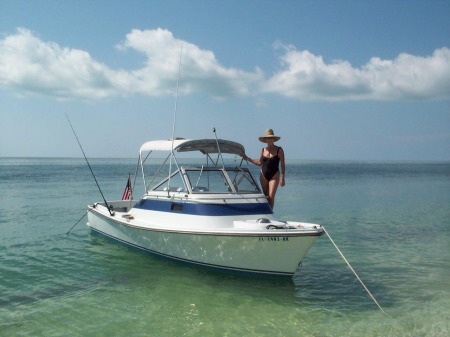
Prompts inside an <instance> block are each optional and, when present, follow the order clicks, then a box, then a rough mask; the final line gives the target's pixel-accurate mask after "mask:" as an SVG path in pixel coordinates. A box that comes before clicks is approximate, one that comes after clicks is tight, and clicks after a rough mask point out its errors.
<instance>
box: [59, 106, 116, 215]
mask: <svg viewBox="0 0 450 337" xmlns="http://www.w3.org/2000/svg"><path fill="white" fill-rule="evenodd" d="M66 118H67V121H68V122H69V124H70V127H71V128H72V131H73V134H74V135H75V138H76V139H77V142H78V145H79V146H80V149H81V152H83V156H84V159H85V160H86V163H87V165H88V166H89V170H91V173H92V177H94V180H95V183H96V184H97V187H98V190H99V191H100V194H101V195H102V198H103V201H104V202H105V205H106V208H108V212H109V215H111V216H113V215H114V211H112V209H111V208H110V206H109V205H108V202H107V201H106V199H105V196H104V195H103V192H102V189H101V188H100V185H99V184H98V181H97V178H96V177H95V174H94V171H93V170H92V167H91V164H89V160H88V159H87V157H86V154H85V153H84V150H83V147H82V146H81V143H80V140H79V139H78V136H77V134H76V132H75V129H74V128H73V126H72V123H71V122H70V119H69V116H67V114H66Z"/></svg>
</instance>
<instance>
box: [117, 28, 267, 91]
mask: <svg viewBox="0 0 450 337" xmlns="http://www.w3.org/2000/svg"><path fill="white" fill-rule="evenodd" d="M118 47H119V48H120V49H125V48H131V49H134V50H136V51H139V52H142V53H143V54H145V56H146V57H147V62H146V65H145V67H144V68H142V69H138V70H135V71H133V72H132V74H133V77H134V78H135V80H136V82H137V86H136V90H137V91H139V92H142V93H146V94H160V93H169V92H173V91H174V88H175V86H176V81H177V78H178V69H179V62H180V53H181V78H180V89H181V90H182V91H183V92H185V93H191V92H195V91H200V92H206V93H209V94H210V95H212V96H215V97H229V96H243V95H248V94H250V92H251V90H252V89H251V87H252V85H253V84H254V83H256V81H258V80H260V79H261V78H262V73H261V71H260V70H258V69H257V70H255V72H254V73H249V72H244V71H242V70H238V69H234V68H225V67H223V66H222V65H221V64H220V63H219V62H218V61H217V59H216V57H215V55H214V53H213V52H211V51H208V50H202V49H200V48H198V47H197V46H196V45H194V44H192V43H188V42H186V41H182V40H178V39H175V38H174V37H173V35H172V33H171V32H169V31H168V30H165V29H155V30H145V31H141V30H137V29H134V30H132V31H131V32H130V33H129V34H127V36H126V40H125V42H124V43H122V44H121V45H119V46H118Z"/></svg>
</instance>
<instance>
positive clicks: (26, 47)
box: [0, 29, 262, 99]
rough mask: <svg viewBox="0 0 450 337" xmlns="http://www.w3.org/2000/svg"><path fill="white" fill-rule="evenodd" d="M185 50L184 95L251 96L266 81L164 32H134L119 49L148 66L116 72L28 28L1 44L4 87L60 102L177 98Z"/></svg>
mask: <svg viewBox="0 0 450 337" xmlns="http://www.w3.org/2000/svg"><path fill="white" fill-rule="evenodd" d="M181 46H182V48H183V51H182V63H181V64H182V65H181V67H182V68H181V70H182V76H181V80H180V90H181V91H182V92H185V93H192V92H195V91H200V92H206V93H209V94H210V95H212V96H214V97H229V96H241V95H248V94H250V92H251V91H252V89H251V86H252V84H253V83H255V82H256V81H258V80H259V79H261V77H262V74H261V72H260V71H259V70H256V71H255V72H254V73H249V72H244V71H241V70H238V69H233V68H225V67H223V66H221V65H220V63H219V62H218V61H217V60H216V58H215V56H214V54H213V53H212V52H211V51H205V50H201V49H199V48H198V47H197V46H195V45H193V44H191V43H187V42H184V41H181V40H177V39H175V38H174V37H173V35H172V33H170V32H169V31H167V30H163V29H156V30H146V31H140V30H133V31H132V32H130V33H129V34H128V35H127V36H126V40H125V42H124V43H122V44H121V45H118V48H119V49H127V48H128V49H133V50H136V51H138V52H141V53H143V54H145V56H146V63H145V65H144V67H142V68H140V69H136V70H133V71H124V70H113V69H110V68H109V67H107V66H106V65H104V64H102V63H100V62H98V61H96V60H94V59H92V57H91V56H90V55H89V53H88V52H86V51H82V50H77V49H69V48H62V47H60V46H59V45H57V44H56V43H52V42H43V41H42V40H41V39H39V38H38V37H37V36H36V35H34V34H33V33H32V32H30V31H29V30H26V29H18V31H17V33H16V34H13V35H9V36H7V37H6V38H5V39H3V40H0V86H3V87H5V88H11V89H12V90H13V91H14V92H17V93H19V94H27V93H33V94H41V95H48V96H52V97H56V98H61V99H67V98H83V99H98V98H104V97H110V96H116V95H129V94H134V93H141V94H145V95H152V96H158V95H162V94H168V93H173V92H174V91H175V88H176V82H177V78H178V69H179V57H180V47H181Z"/></svg>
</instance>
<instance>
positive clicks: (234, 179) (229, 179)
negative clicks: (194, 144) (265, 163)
mask: <svg viewBox="0 0 450 337" xmlns="http://www.w3.org/2000/svg"><path fill="white" fill-rule="evenodd" d="M184 172H185V177H186V179H187V181H188V183H189V185H190V186H191V188H192V193H259V192H260V190H259V188H258V185H257V184H256V182H255V181H254V179H253V177H252V176H251V174H250V172H248V170H247V169H240V168H232V169H230V168H228V169H225V170H223V169H216V168H206V167H201V168H186V169H184Z"/></svg>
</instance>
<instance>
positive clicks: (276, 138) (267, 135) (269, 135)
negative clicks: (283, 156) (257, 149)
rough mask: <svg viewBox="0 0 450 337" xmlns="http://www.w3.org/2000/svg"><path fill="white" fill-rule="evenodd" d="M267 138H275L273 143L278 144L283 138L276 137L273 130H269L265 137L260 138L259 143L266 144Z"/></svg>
mask: <svg viewBox="0 0 450 337" xmlns="http://www.w3.org/2000/svg"><path fill="white" fill-rule="evenodd" d="M267 138H273V141H274V142H276V141H277V140H280V138H281V137H278V136H275V135H274V134H273V130H272V129H267V130H266V132H265V134H264V136H262V137H259V141H260V142H263V143H265V142H266V139H267Z"/></svg>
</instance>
